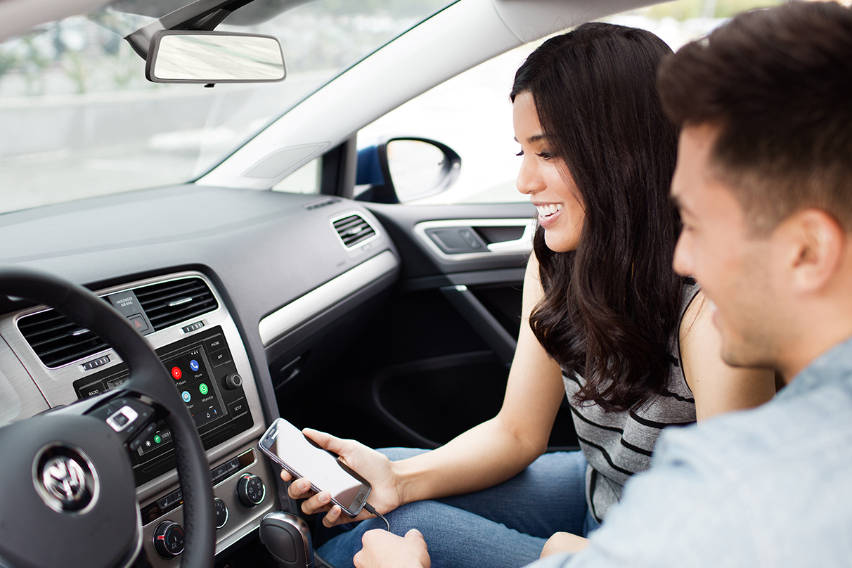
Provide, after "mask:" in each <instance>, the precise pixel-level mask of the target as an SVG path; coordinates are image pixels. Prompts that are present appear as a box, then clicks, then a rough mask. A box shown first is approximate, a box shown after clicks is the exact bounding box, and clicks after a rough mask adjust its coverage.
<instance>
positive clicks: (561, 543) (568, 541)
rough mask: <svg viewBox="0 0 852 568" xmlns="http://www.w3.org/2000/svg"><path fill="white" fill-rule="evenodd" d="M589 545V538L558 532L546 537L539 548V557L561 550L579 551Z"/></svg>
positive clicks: (560, 551)
mask: <svg viewBox="0 0 852 568" xmlns="http://www.w3.org/2000/svg"><path fill="white" fill-rule="evenodd" d="M588 545H589V539H587V538H583V537H581V536H577V535H575V534H571V533H567V532H558V533H556V534H554V535H553V536H552V537H550V538H549V539H547V542H545V543H544V548H542V549H541V557H542V558H544V557H545V556H550V555H551V554H559V553H562V552H570V553H572V554H573V553H575V552H580V551H581V550H583V549H584V548H586V547H587V546H588Z"/></svg>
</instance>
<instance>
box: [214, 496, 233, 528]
mask: <svg viewBox="0 0 852 568" xmlns="http://www.w3.org/2000/svg"><path fill="white" fill-rule="evenodd" d="M213 507H214V508H215V509H216V528H217V529H221V528H222V527H224V526H225V525H226V524H228V517H229V516H230V513H229V512H228V506H227V505H225V502H224V501H222V500H221V499H219V498H218V497H216V498H215V499H214V500H213Z"/></svg>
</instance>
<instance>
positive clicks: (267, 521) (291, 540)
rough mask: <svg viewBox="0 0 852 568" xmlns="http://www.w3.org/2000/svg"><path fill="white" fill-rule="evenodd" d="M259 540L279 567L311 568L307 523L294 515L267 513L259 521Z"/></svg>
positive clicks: (312, 555) (309, 536)
mask: <svg viewBox="0 0 852 568" xmlns="http://www.w3.org/2000/svg"><path fill="white" fill-rule="evenodd" d="M260 542H262V543H263V544H264V545H265V546H266V549H267V550H268V551H269V553H270V554H271V555H272V556H273V558H275V560H276V562H278V565H279V566H281V568H313V565H314V549H313V546H312V545H311V533H310V531H309V530H308V525H307V523H305V521H303V520H302V519H300V518H299V517H297V516H296V515H292V514H290V513H284V512H282V511H275V512H272V513H268V514H267V515H266V516H265V517H263V519H261V521H260Z"/></svg>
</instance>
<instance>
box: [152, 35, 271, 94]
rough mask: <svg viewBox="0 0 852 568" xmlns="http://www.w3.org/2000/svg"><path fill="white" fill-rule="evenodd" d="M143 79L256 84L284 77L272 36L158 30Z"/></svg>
mask: <svg viewBox="0 0 852 568" xmlns="http://www.w3.org/2000/svg"><path fill="white" fill-rule="evenodd" d="M146 60H147V61H146V65H145V77H147V79H148V80H149V81H153V82H154V83H205V84H209V83H257V82H268V81H281V80H282V79H284V77H285V75H286V70H285V68H284V55H283V53H282V52H281V44H279V43H278V39H277V38H274V37H272V36H264V35H256V34H237V33H225V32H204V31H183V30H160V31H158V32H157V33H155V34H154V36H153V37H152V38H151V44H150V47H149V49H148V56H147V58H146Z"/></svg>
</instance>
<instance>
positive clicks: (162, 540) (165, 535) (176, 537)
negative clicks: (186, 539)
mask: <svg viewBox="0 0 852 568" xmlns="http://www.w3.org/2000/svg"><path fill="white" fill-rule="evenodd" d="M183 536H184V534H183V527H182V526H180V525H179V524H178V523H176V522H174V521H163V522H161V523H160V524H159V525H157V528H156V529H154V548H155V549H156V550H157V552H159V553H160V556H163V557H165V558H173V557H175V556H177V555H178V554H180V553H181V552H183Z"/></svg>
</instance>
